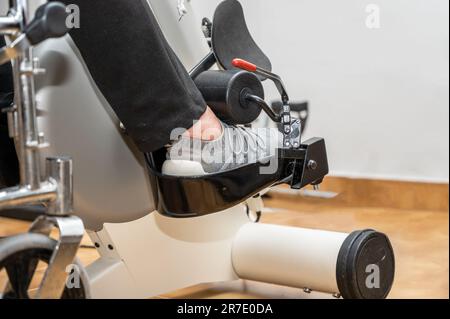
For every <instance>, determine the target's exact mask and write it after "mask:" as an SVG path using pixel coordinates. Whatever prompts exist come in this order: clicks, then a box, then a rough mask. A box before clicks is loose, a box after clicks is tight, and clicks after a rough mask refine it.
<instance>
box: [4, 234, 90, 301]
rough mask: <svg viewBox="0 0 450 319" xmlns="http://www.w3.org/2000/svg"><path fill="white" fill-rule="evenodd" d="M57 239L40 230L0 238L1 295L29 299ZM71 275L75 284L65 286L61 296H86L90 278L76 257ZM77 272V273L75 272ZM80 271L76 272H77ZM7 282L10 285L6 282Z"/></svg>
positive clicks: (5, 297)
mask: <svg viewBox="0 0 450 319" xmlns="http://www.w3.org/2000/svg"><path fill="white" fill-rule="evenodd" d="M56 244H57V242H56V241H55V240H53V239H51V238H49V237H47V236H44V235H40V234H30V233H27V234H22V235H18V236H14V237H8V238H5V239H1V240H0V299H32V298H33V295H34V294H35V293H36V291H37V288H38V287H39V283H40V280H41V279H42V275H43V274H44V273H45V270H46V268H47V266H48V263H49V261H50V258H51V256H52V254H53V251H54V250H55V247H56ZM73 265H74V266H75V267H73V270H72V273H71V274H70V277H71V278H79V280H78V279H77V282H76V283H77V284H78V283H79V284H78V285H75V287H76V288H68V287H67V286H66V288H65V289H64V292H63V295H62V296H61V299H88V298H89V297H90V295H89V281H88V277H87V274H86V271H85V269H84V267H83V266H82V265H81V263H80V262H79V261H78V260H75V261H74V263H73ZM75 272H77V274H76V273H75ZM77 275H79V276H77ZM8 282H9V289H6V288H7V287H6V283H8Z"/></svg>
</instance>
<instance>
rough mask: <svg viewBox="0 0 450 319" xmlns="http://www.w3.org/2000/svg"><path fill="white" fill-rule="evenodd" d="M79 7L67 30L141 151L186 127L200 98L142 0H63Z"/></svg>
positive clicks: (199, 109)
mask: <svg viewBox="0 0 450 319" xmlns="http://www.w3.org/2000/svg"><path fill="white" fill-rule="evenodd" d="M63 2H64V3H66V4H67V5H69V4H75V5H78V6H79V8H80V17H81V20H80V28H79V29H73V30H72V31H71V32H70V35H71V37H72V39H73V41H74V43H75V44H76V46H77V47H78V49H79V51H80V53H81V55H82V57H83V60H84V62H85V63H86V65H87V67H88V69H89V71H90V73H91V75H92V77H93V79H94V81H95V82H96V84H97V86H98V88H99V89H100V91H101V92H102V94H103V95H104V97H105V98H106V100H107V101H108V102H109V104H110V105H111V107H112V108H113V110H114V111H115V113H116V114H117V116H118V118H119V119H120V121H121V122H122V123H123V124H124V126H125V127H126V129H127V132H128V134H129V135H130V136H131V138H132V139H133V140H134V142H135V143H136V145H137V146H138V148H139V149H140V150H141V151H142V152H153V151H155V150H158V149H160V148H162V147H164V145H166V144H167V143H169V142H170V134H171V131H172V129H173V128H185V129H189V128H190V127H192V124H193V121H194V120H197V119H200V117H201V116H202V115H203V114H204V113H205V111H206V103H205V101H204V100H203V97H202V95H201V94H200V92H199V91H198V89H197V88H196V86H195V84H194V83H193V81H192V80H191V78H190V77H189V75H188V73H187V71H186V70H185V68H184V66H183V65H182V63H181V62H180V60H179V59H178V57H177V56H176V55H175V53H174V52H173V50H172V49H171V48H170V46H169V44H168V43H167V41H166V39H165V38H164V35H163V33H162V31H161V30H160V28H159V25H158V23H157V21H156V18H155V16H154V15H153V13H152V11H151V9H150V7H149V5H148V3H147V1H146V0H63Z"/></svg>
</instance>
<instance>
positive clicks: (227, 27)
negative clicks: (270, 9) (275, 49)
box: [212, 0, 272, 71]
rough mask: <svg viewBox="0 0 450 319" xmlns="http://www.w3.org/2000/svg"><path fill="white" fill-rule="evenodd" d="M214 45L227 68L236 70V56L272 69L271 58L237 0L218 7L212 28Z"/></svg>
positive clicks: (225, 2) (220, 61)
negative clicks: (234, 64)
mask: <svg viewBox="0 0 450 319" xmlns="http://www.w3.org/2000/svg"><path fill="white" fill-rule="evenodd" d="M212 46H213V50H214V54H215V55H216V58H217V60H218V61H219V63H220V64H221V65H222V67H223V68H224V69H226V70H235V69H236V68H235V67H234V66H233V64H232V62H233V60H234V59H236V58H240V59H244V60H247V61H249V62H251V63H254V64H256V65H257V66H259V67H261V68H263V69H266V70H268V71H271V70H272V64H271V62H270V60H269V58H268V57H267V56H266V55H265V54H264V52H263V51H262V50H261V49H260V47H259V46H258V45H257V44H256V42H255V40H253V37H252V35H251V34H250V31H249V30H248V27H247V23H246V22H245V16H244V10H243V8H242V5H241V4H240V3H239V1H237V0H225V1H223V2H222V3H221V4H220V5H219V6H218V7H217V9H216V12H215V14H214V22H213V30H212Z"/></svg>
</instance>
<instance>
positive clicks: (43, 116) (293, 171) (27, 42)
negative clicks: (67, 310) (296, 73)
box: [0, 0, 395, 299]
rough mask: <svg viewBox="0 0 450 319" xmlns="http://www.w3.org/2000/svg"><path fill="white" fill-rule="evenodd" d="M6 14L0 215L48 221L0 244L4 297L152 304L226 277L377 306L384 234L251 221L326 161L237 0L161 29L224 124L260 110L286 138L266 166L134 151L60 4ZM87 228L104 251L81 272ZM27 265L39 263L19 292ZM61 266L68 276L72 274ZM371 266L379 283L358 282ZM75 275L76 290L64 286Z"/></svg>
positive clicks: (316, 179) (389, 260)
mask: <svg viewBox="0 0 450 319" xmlns="http://www.w3.org/2000/svg"><path fill="white" fill-rule="evenodd" d="M10 5H11V8H10V11H9V14H8V15H7V16H5V17H0V34H2V35H4V36H6V37H7V39H8V44H5V46H4V48H3V49H2V50H1V51H0V64H2V65H8V64H9V63H11V68H12V73H13V77H12V79H11V81H12V83H13V84H14V92H13V95H14V98H13V100H12V101H11V104H10V105H9V106H8V107H6V108H4V109H3V110H2V111H3V112H4V113H5V114H6V116H7V119H8V129H9V137H10V138H11V141H12V143H10V146H11V147H13V149H12V150H9V151H11V152H13V153H15V154H17V157H18V167H17V168H16V169H17V172H15V174H17V176H18V177H19V180H18V183H19V185H18V186H13V187H10V188H7V189H4V190H0V210H2V209H7V208H11V207H13V208H14V207H16V208H17V207H22V206H28V205H36V206H40V207H45V214H43V215H42V216H40V217H39V218H38V219H37V220H36V221H35V222H34V223H33V224H32V226H31V229H30V231H29V232H28V233H27V234H23V235H18V236H14V237H10V238H4V239H0V271H1V270H2V269H5V270H6V273H7V276H8V284H7V285H6V287H0V296H1V297H3V298H31V297H32V298H41V299H43V298H52V299H60V298H80V299H83V298H148V297H152V296H157V295H160V294H163V293H167V292H170V291H174V290H177V289H181V288H184V287H188V286H194V285H197V284H200V283H215V282H228V281H235V280H238V279H243V280H250V281H256V282H262V283H269V284H275V285H280V286H289V287H294V288H299V289H302V290H304V291H305V292H311V291H317V292H323V293H327V294H329V295H330V296H334V297H343V298H346V299H380V298H386V297H387V296H388V294H389V292H390V290H391V287H392V284H393V281H394V273H395V258H394V252H393V249H392V246H391V243H390V241H389V239H388V237H387V236H386V235H384V234H382V233H379V232H377V231H374V230H371V229H367V230H362V231H355V232H353V233H351V234H346V233H338V232H330V231H320V230H312V229H302V228H294V227H282V226H275V225H268V224H261V223H259V217H260V214H261V211H262V206H263V202H262V199H261V196H262V195H263V194H264V193H265V192H266V191H267V190H268V189H269V188H271V187H273V186H276V185H280V184H287V185H289V186H290V187H291V188H293V189H301V188H304V187H306V186H308V185H313V186H318V185H320V184H321V183H322V181H323V180H324V178H325V177H326V176H327V175H328V173H329V166H328V158H327V151H326V144H325V141H324V139H322V138H313V139H310V140H306V141H304V140H303V139H302V131H303V125H304V121H303V120H302V119H297V118H295V117H294V116H293V111H292V109H291V102H290V96H289V94H288V91H287V88H286V86H285V84H284V83H283V81H282V79H281V77H280V76H278V75H277V74H275V73H274V72H273V71H272V64H271V61H270V59H269V58H268V57H267V55H266V54H265V53H264V52H263V51H262V50H261V48H260V47H259V46H258V45H257V44H256V42H255V41H254V39H253V38H252V36H251V33H250V31H249V29H248V27H247V24H246V21H245V14H244V10H243V7H242V5H241V4H240V3H239V1H237V0H225V1H223V2H222V3H220V4H219V6H218V7H217V9H216V12H215V14H214V19H213V20H212V21H210V20H209V19H206V18H205V19H204V20H203V21H202V25H201V28H200V26H199V25H198V24H197V23H196V21H195V19H194V18H193V17H192V16H190V15H185V16H184V17H183V19H182V20H180V21H179V23H178V24H177V25H176V26H171V27H173V28H180V29H183V30H184V34H189V36H190V37H191V38H190V41H189V42H188V43H185V44H186V46H187V47H183V48H181V49H180V48H179V49H180V50H182V51H183V52H185V53H186V56H187V58H188V59H190V62H191V63H192V62H193V61H194V58H193V56H194V54H192V52H194V53H195V54H196V55H202V56H204V58H202V59H199V60H200V61H199V62H198V61H197V63H194V64H195V66H194V67H193V68H192V70H191V71H190V76H191V77H192V79H193V80H194V82H195V84H196V85H197V87H198V88H199V90H200V92H201V93H202V95H203V97H204V99H205V101H206V102H207V103H208V105H209V106H210V107H211V108H212V109H213V111H214V112H215V113H216V115H217V116H218V117H219V118H220V119H221V120H222V121H224V122H226V123H229V124H232V125H251V123H252V122H254V121H255V120H256V119H257V118H258V117H259V116H260V115H261V113H262V112H264V113H266V114H267V115H268V117H269V118H270V119H271V121H273V122H274V123H275V124H276V125H277V127H279V129H280V131H281V132H282V134H283V145H282V147H280V148H279V149H278V150H277V152H276V154H274V155H273V157H272V158H271V161H270V163H269V164H267V163H259V162H258V163H253V164H249V165H245V166H243V167H240V168H237V169H234V170H229V171H225V172H222V173H219V174H206V173H204V172H202V170H201V169H199V168H198V167H197V166H195V165H192V163H191V164H189V163H186V162H183V161H176V160H175V161H168V160H167V159H166V156H165V152H166V150H160V151H156V152H154V153H151V154H141V153H140V152H139V151H138V150H137V149H136V147H135V146H134V145H133V142H132V141H131V139H130V138H129V136H128V135H127V132H126V128H124V126H123V125H122V124H121V121H120V118H118V117H117V115H116V114H115V113H114V112H113V110H112V108H111V106H110V105H109V104H108V102H107V101H106V100H105V98H104V97H103V96H102V93H101V91H100V89H99V88H98V87H97V86H96V85H95V79H94V78H93V76H92V74H91V72H90V70H89V68H88V67H87V65H86V63H85V62H84V60H83V55H82V53H81V52H82V51H84V50H89V48H88V47H86V48H79V47H77V46H76V45H75V43H74V42H73V41H72V39H71V37H70V35H69V34H68V33H69V31H70V30H69V29H68V28H67V25H66V19H67V14H68V11H67V10H66V7H65V5H64V4H63V3H59V2H49V3H45V4H43V5H42V6H40V7H39V8H38V9H37V11H36V13H35V15H34V18H33V20H32V21H28V17H30V16H31V14H30V12H28V11H27V8H28V0H12V2H11V4H10ZM132 5H133V2H132V1H130V6H132ZM149 5H150V7H151V8H152V9H153V11H154V12H155V14H156V16H157V18H158V20H159V21H172V20H174V19H176V15H177V8H176V6H175V4H171V3H169V2H164V4H163V3H162V2H160V1H155V0H150V1H149ZM161 6H163V8H162V9H163V10H161ZM186 7H188V8H190V5H189V3H187V4H186ZM157 9H160V10H159V11H158V10H157ZM92 32H96V30H92ZM118 32H120V30H118ZM172 33H176V32H172ZM205 36H206V41H205V39H204V38H205ZM204 42H206V43H207V45H205V44H204ZM204 48H207V49H206V50H204ZM81 49H82V50H81ZM214 67H215V68H214ZM44 69H45V70H46V73H45V75H41V73H43V70H44ZM263 81H271V82H273V83H274V85H275V86H276V88H277V89H278V91H279V93H280V100H281V103H277V104H278V106H277V107H274V106H270V105H269V104H268V103H266V102H265V96H264V95H265V94H264V87H263V85H262V83H263ZM294 111H295V110H294ZM39 129H40V130H42V131H40V130H39ZM2 152H3V150H2ZM57 154H65V155H66V156H57ZM44 159H45V160H44ZM272 163H275V164H276V165H271V164H272ZM0 167H2V166H1V165H0ZM11 170H13V168H11ZM44 170H45V174H44V175H45V177H44V178H43V177H42V175H43V174H42V172H43V171H44ZM261 172H264V173H263V174H262V173H261ZM73 175H74V176H75V178H73ZM252 214H253V215H256V218H252V216H253V215H252ZM54 228H57V229H58V230H59V238H58V239H56V240H55V239H52V238H51V237H50V232H51V230H52V229H54ZM85 229H86V230H87V232H88V234H89V236H90V238H91V239H92V242H93V243H94V244H95V247H96V249H97V251H98V253H99V255H100V258H99V259H98V260H96V261H95V262H94V263H93V264H91V265H90V266H88V267H86V268H85V267H83V266H82V265H81V264H80V263H79V262H78V261H77V259H76V253H77V250H78V248H79V246H80V243H81V239H82V236H83V233H84V230H85ZM38 262H44V263H46V264H48V268H47V270H46V272H45V274H44V276H43V279H42V281H41V282H40V284H39V286H38V289H37V291H35V292H34V294H33V295H31V293H30V292H29V290H30V282H31V279H32V277H33V275H34V273H35V272H36V267H37V264H38ZM68 266H75V267H71V268H70V269H71V271H69V273H68V271H67V269H68ZM374 267H375V269H376V270H377V273H378V274H379V275H380V276H379V280H378V284H377V285H374V286H370V285H368V284H367V278H368V276H369V275H371V274H372V273H369V272H368V269H373V268H374ZM74 275H76V276H77V277H78V278H80V280H79V281H80V284H79V285H78V286H77V287H75V288H73V287H71V286H70V284H69V282H68V278H73V276H74Z"/></svg>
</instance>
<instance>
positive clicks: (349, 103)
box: [173, 0, 449, 182]
mask: <svg viewBox="0 0 450 319" xmlns="http://www.w3.org/2000/svg"><path fill="white" fill-rule="evenodd" d="M173 1H175V0H173ZM219 2H220V1H219V0H191V4H192V6H193V8H194V13H193V14H195V15H197V17H198V19H199V20H200V19H201V17H203V16H208V17H212V14H213V11H214V8H215V6H216V5H217V4H218V3H219ZM241 2H242V4H243V5H244V9H245V10H246V15H247V19H248V24H249V26H250V28H251V29H252V31H253V32H254V36H255V38H256V39H257V42H258V43H259V44H260V46H261V47H262V48H263V50H264V51H265V52H266V53H267V55H268V56H269V57H270V58H271V59H272V62H273V65H274V71H276V72H277V73H280V74H281V75H282V76H283V77H284V79H285V82H286V83H287V85H288V88H289V91H290V95H291V97H292V98H293V99H294V98H295V99H309V100H310V101H311V107H312V114H311V116H312V118H311V125H310V127H309V130H308V132H307V135H308V136H313V135H314V136H323V137H325V138H326V139H327V144H328V148H329V156H330V164H331V168H332V171H333V174H334V175H344V176H356V177H374V178H387V179H401V180H425V181H445V182H448V177H449V147H448V143H449V93H448V85H449V77H448V67H449V62H448V61H449V50H448V44H449V43H448V41H449V40H448V36H449V35H448V10H449V8H448V6H449V2H448V1H447V0H427V1H425V0H371V1H367V0H341V1H335V0H271V1H270V0H241ZM370 3H374V4H378V5H379V6H380V8H381V16H380V17H381V28H380V29H369V28H367V26H366V18H367V16H368V14H367V13H366V5H368V4H370Z"/></svg>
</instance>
